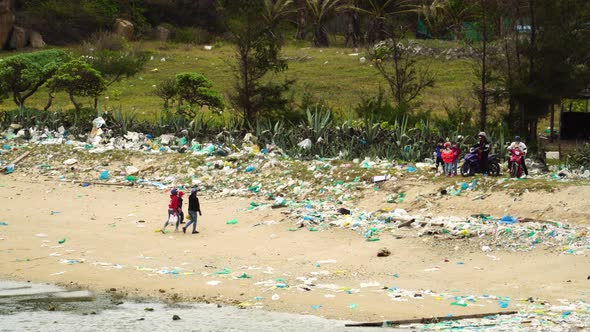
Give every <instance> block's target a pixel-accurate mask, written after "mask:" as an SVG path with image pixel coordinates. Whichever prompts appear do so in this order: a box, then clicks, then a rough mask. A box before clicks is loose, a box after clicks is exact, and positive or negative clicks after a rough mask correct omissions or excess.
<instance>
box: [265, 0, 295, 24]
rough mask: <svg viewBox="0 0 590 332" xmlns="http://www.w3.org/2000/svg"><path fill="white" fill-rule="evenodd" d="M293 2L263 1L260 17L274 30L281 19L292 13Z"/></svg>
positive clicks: (282, 0) (290, 0)
mask: <svg viewBox="0 0 590 332" xmlns="http://www.w3.org/2000/svg"><path fill="white" fill-rule="evenodd" d="M292 4H293V0H264V12H263V13H262V17H263V18H264V20H265V22H266V24H267V25H268V26H269V27H272V28H276V27H277V26H278V25H279V24H280V23H281V22H282V21H283V19H284V18H285V17H286V16H288V15H290V14H291V13H293V12H294V9H293V8H291V5H292Z"/></svg>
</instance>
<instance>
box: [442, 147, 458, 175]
mask: <svg viewBox="0 0 590 332" xmlns="http://www.w3.org/2000/svg"><path fill="white" fill-rule="evenodd" d="M444 147H445V148H444V150H442V153H441V155H442V160H443V162H444V163H445V167H444V170H445V174H446V175H447V176H451V174H452V173H453V160H454V159H455V156H454V155H453V150H451V143H449V142H446V143H445V145H444Z"/></svg>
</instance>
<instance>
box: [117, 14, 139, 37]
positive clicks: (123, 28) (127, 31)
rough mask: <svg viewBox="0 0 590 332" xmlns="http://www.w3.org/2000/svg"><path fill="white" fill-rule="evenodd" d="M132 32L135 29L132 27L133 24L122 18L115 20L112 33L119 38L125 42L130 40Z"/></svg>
mask: <svg viewBox="0 0 590 332" xmlns="http://www.w3.org/2000/svg"><path fill="white" fill-rule="evenodd" d="M134 32H135V27H134V26H133V23H131V22H129V21H127V20H124V19H122V18H118V19H116V20H115V25H114V26H113V33H115V34H117V35H119V36H121V37H124V38H125V39H127V40H131V39H132V38H133V33H134Z"/></svg>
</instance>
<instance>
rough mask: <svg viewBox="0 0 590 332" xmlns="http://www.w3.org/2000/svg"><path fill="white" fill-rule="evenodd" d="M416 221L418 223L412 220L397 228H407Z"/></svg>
mask: <svg viewBox="0 0 590 332" xmlns="http://www.w3.org/2000/svg"><path fill="white" fill-rule="evenodd" d="M414 221H416V219H411V220H408V221H406V222H404V223H402V224H400V225H399V226H397V228H402V227H407V226H410V225H411V224H412V223H414Z"/></svg>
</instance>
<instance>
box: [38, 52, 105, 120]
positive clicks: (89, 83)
mask: <svg viewBox="0 0 590 332" xmlns="http://www.w3.org/2000/svg"><path fill="white" fill-rule="evenodd" d="M106 83H107V82H106V81H105V79H104V78H102V76H101V75H100V73H99V72H98V71H97V70H96V69H94V68H92V67H90V65H89V64H87V63H86V62H84V61H82V60H72V61H70V62H68V63H66V64H64V65H62V66H61V67H59V69H58V70H57V72H56V73H55V75H54V76H53V77H52V78H51V79H50V80H49V81H48V82H47V86H48V87H49V90H50V91H51V93H55V92H60V91H63V92H66V93H67V94H68V96H69V97H70V101H71V102H72V104H74V107H75V108H76V113H80V109H81V106H80V104H79V103H78V102H77V101H76V98H75V97H90V98H98V96H100V94H101V93H103V92H104V90H105V89H106Z"/></svg>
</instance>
